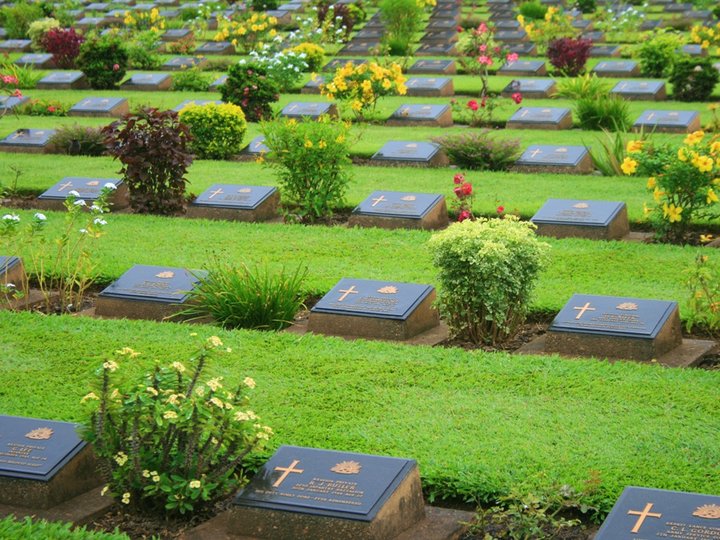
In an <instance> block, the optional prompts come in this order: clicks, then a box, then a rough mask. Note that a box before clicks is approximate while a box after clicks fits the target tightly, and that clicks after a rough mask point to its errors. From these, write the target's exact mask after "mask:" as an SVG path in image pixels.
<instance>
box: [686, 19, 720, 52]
mask: <svg viewBox="0 0 720 540" xmlns="http://www.w3.org/2000/svg"><path fill="white" fill-rule="evenodd" d="M690 41H692V42H693V43H697V44H699V45H700V46H701V47H702V48H703V49H709V48H710V46H711V45H715V46H716V47H720V22H718V23H717V24H715V26H714V27H713V26H704V25H695V26H693V27H692V29H691V30H690Z"/></svg>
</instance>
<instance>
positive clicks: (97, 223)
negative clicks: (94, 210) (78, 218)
mask: <svg viewBox="0 0 720 540" xmlns="http://www.w3.org/2000/svg"><path fill="white" fill-rule="evenodd" d="M93 223H94V224H95V225H101V226H102V225H107V221H105V220H104V219H100V218H95V219H94V220H93Z"/></svg>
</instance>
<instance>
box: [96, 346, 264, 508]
mask: <svg viewBox="0 0 720 540" xmlns="http://www.w3.org/2000/svg"><path fill="white" fill-rule="evenodd" d="M222 350H223V343H222V341H221V340H220V338H218V337H217V336H211V337H209V338H208V339H207V340H206V341H205V342H204V343H203V344H202V345H201V346H200V347H198V350H197V351H196V352H195V353H194V354H193V355H192V356H191V357H190V359H189V361H188V362H187V364H188V365H187V366H186V365H185V364H183V363H182V362H178V361H176V362H172V363H171V364H170V365H169V366H167V367H164V366H160V365H159V364H156V365H155V367H154V368H153V369H152V371H151V372H150V373H146V374H145V375H144V376H143V378H142V379H141V380H140V381H138V382H136V383H133V382H130V381H126V382H119V381H122V379H121V378H120V377H119V375H118V372H119V371H121V370H122V369H123V367H124V364H125V362H128V363H135V362H136V360H135V357H137V356H138V355H139V354H140V353H137V352H135V351H133V350H132V349H130V348H129V347H124V348H122V349H120V350H118V351H116V352H115V354H116V359H115V360H107V361H105V362H103V364H102V367H101V368H100V369H99V370H98V378H99V380H98V382H97V383H96V384H95V386H94V388H93V389H92V391H91V392H90V393H89V394H87V395H86V396H85V397H84V398H83V399H82V401H83V402H84V403H86V404H87V406H88V408H89V409H90V411H89V419H88V421H87V423H86V425H85V426H84V430H83V433H82V437H83V438H84V439H85V440H86V441H88V442H89V443H91V444H92V445H93V447H94V450H95V454H96V455H97V457H98V459H99V461H100V470H101V472H102V474H103V475H104V476H105V479H106V481H107V485H106V486H105V488H104V489H103V491H102V494H103V495H105V494H106V493H108V492H109V493H110V494H111V495H113V496H114V497H116V498H117V499H118V500H119V502H120V503H122V504H125V505H127V506H128V507H130V508H134V509H137V510H143V511H147V510H150V511H152V512H156V513H159V514H167V515H173V514H185V513H188V512H197V511H200V510H203V509H207V508H208V507H210V506H211V505H212V504H213V503H214V502H216V501H217V500H218V499H220V498H222V497H224V496H227V495H228V494H229V493H231V492H233V491H234V490H236V489H237V488H238V487H239V485H241V484H242V482H243V481H244V480H245V479H244V477H243V475H242V462H243V459H244V458H245V457H246V456H247V455H248V454H249V453H250V452H252V451H254V450H257V449H259V448H262V446H263V445H264V444H265V442H266V441H267V440H268V439H269V438H270V436H271V435H272V429H270V428H269V427H268V426H263V425H261V424H259V423H258V421H259V420H260V418H259V417H258V416H257V415H256V414H255V413H254V412H253V411H252V410H250V409H249V408H248V407H249V405H250V398H249V396H248V390H251V389H253V388H255V381H254V380H253V379H251V378H250V377H245V379H244V380H243V381H242V382H240V383H239V384H235V385H233V386H232V387H228V388H225V384H224V382H223V378H222V377H212V378H208V377H207V375H206V372H207V367H208V362H209V361H210V360H211V359H212V358H213V357H214V356H216V355H217V354H219V353H220V352H221V351H222ZM225 350H226V351H227V352H230V349H225ZM118 380H119V381H118Z"/></svg>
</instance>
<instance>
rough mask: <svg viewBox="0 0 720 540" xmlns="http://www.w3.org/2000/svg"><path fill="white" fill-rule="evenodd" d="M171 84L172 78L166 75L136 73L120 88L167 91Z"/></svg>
mask: <svg viewBox="0 0 720 540" xmlns="http://www.w3.org/2000/svg"><path fill="white" fill-rule="evenodd" d="M172 82H173V81H172V77H171V76H170V75H168V74H167V73H136V74H135V75H133V76H132V77H130V78H129V79H128V80H126V81H125V82H124V83H122V85H120V88H122V89H123V90H142V91H146V92H154V91H160V90H169V89H170V87H171V86H172Z"/></svg>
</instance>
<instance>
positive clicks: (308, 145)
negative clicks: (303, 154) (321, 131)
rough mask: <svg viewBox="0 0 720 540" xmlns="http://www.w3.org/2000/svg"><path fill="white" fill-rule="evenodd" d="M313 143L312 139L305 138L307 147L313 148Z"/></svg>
mask: <svg viewBox="0 0 720 540" xmlns="http://www.w3.org/2000/svg"><path fill="white" fill-rule="evenodd" d="M312 147H313V143H312V141H311V140H310V139H305V148H312Z"/></svg>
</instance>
